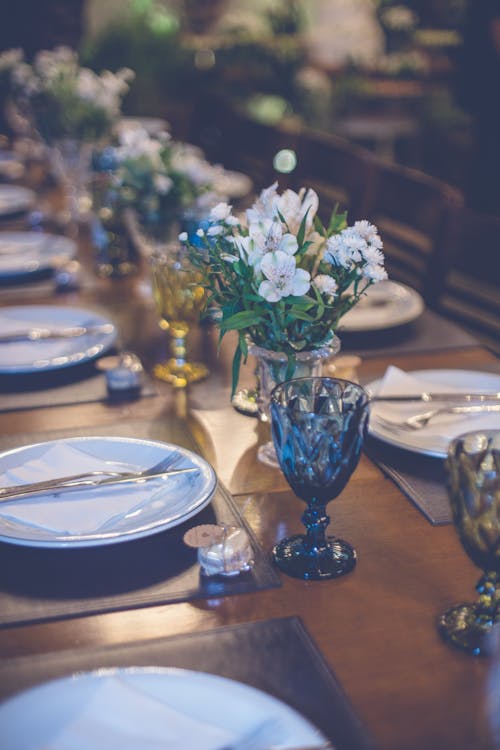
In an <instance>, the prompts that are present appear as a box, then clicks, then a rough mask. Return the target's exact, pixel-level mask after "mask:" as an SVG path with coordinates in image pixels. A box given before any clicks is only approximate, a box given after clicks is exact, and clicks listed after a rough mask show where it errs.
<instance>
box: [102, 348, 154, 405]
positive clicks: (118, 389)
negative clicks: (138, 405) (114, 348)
mask: <svg viewBox="0 0 500 750" xmlns="http://www.w3.org/2000/svg"><path fill="white" fill-rule="evenodd" d="M99 368H100V369H101V370H104V371H105V375H106V386H107V389H108V395H109V396H110V398H130V397H131V396H135V395H137V394H138V393H139V392H140V390H141V388H142V379H143V373H144V369H143V367H142V363H141V360H140V359H139V357H137V355H136V354H133V352H122V353H121V354H120V355H118V356H117V357H105V358H103V359H102V360H100V362H99Z"/></svg>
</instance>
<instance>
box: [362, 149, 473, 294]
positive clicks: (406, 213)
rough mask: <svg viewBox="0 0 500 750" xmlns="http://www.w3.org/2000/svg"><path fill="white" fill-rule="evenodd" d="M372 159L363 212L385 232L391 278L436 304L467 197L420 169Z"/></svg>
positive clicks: (454, 246) (452, 251) (381, 233)
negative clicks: (464, 197)
mask: <svg viewBox="0 0 500 750" xmlns="http://www.w3.org/2000/svg"><path fill="white" fill-rule="evenodd" d="M371 159H372V169H371V170H369V171H367V174H368V175H369V179H370V181H371V182H370V185H369V187H368V189H367V190H366V191H365V192H364V197H363V202H362V204H361V206H360V209H359V210H360V214H362V216H363V218H366V219H368V220H369V221H371V222H373V223H374V224H376V226H377V227H378V229H379V231H380V235H381V237H382V240H383V242H384V253H385V256H386V266H387V270H388V273H389V278H392V279H394V280H396V281H401V282H403V283H406V284H409V285H410V286H412V287H413V288H414V289H417V291H419V292H420V293H421V294H422V296H423V297H424V299H425V301H426V302H427V303H428V304H429V305H433V304H434V303H435V302H436V300H437V299H438V297H439V295H440V294H441V291H442V288H443V284H444V278H445V275H446V272H447V270H448V268H449V266H450V263H451V258H452V257H453V254H454V251H455V249H456V243H457V239H458V236H459V231H460V222H461V217H462V213H463V206H464V199H463V195H462V193H461V192H460V190H458V189H456V188H455V187H453V186H452V185H448V184H447V183H446V182H443V181H442V180H439V179H437V178H435V177H432V176H431V175H427V174H424V173H423V172H420V171H418V170H416V169H411V168H409V167H404V166H402V165H400V164H392V163H389V162H385V161H382V160H379V159H377V158H376V157H371Z"/></svg>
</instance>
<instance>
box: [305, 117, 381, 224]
mask: <svg viewBox="0 0 500 750" xmlns="http://www.w3.org/2000/svg"><path fill="white" fill-rule="evenodd" d="M296 154H297V168H296V170H295V171H294V172H293V187H294V188H295V189H298V188H299V187H302V186H305V187H310V188H313V189H314V190H316V192H317V193H318V195H319V198H320V216H321V218H322V219H323V221H326V220H327V219H328V217H329V216H330V214H331V212H332V210H333V207H334V206H335V204H336V203H338V204H339V208H340V209H341V210H347V212H348V221H349V222H350V223H352V222H353V221H355V220H356V219H360V218H363V217H362V215H361V214H360V210H361V208H362V204H363V203H364V194H365V191H366V190H367V188H368V186H369V185H370V184H371V179H370V173H371V171H372V169H373V167H372V161H371V158H370V154H369V152H368V151H367V150H365V149H363V148H360V147H358V146H355V145H353V144H351V143H349V141H347V140H346V139H344V138H340V137H339V136H336V135H333V134H327V133H318V132H316V131H312V130H304V131H303V132H302V133H301V134H300V136H299V138H298V142H297V146H296Z"/></svg>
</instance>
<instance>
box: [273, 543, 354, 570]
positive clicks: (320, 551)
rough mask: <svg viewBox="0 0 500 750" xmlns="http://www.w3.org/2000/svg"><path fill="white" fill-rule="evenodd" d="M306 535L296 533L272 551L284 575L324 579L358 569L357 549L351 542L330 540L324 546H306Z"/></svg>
mask: <svg viewBox="0 0 500 750" xmlns="http://www.w3.org/2000/svg"><path fill="white" fill-rule="evenodd" d="M306 538H307V537H306V536H305V534H296V535H295V536H291V537H288V539H283V540H282V541H281V542H279V543H278V544H277V545H276V546H275V547H274V549H273V559H274V562H275V563H276V565H277V566H278V568H279V569H280V570H282V571H283V573H286V574H287V575H289V576H292V577H293V578H303V579H304V580H321V579H323V578H338V577H339V576H343V575H345V574H346V573H350V572H351V570H353V569H354V567H355V566H356V550H355V549H354V547H352V546H351V545H350V544H349V543H348V542H345V541H344V540H343V539H337V538H336V537H327V538H326V545H325V547H322V548H321V547H319V548H315V549H312V550H311V549H310V548H309V547H306V544H305V541H306Z"/></svg>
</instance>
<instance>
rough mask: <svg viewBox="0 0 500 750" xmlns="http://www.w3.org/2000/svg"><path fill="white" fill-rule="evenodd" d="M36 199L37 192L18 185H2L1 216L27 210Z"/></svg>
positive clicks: (0, 196)
mask: <svg viewBox="0 0 500 750" xmlns="http://www.w3.org/2000/svg"><path fill="white" fill-rule="evenodd" d="M34 201H35V193H34V192H33V191H32V190H29V189H28V188H24V187H19V186H18V185H0V216H9V215H10V214H17V213H19V212H20V211H27V210H28V209H29V208H31V206H32V205H33V203H34Z"/></svg>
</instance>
